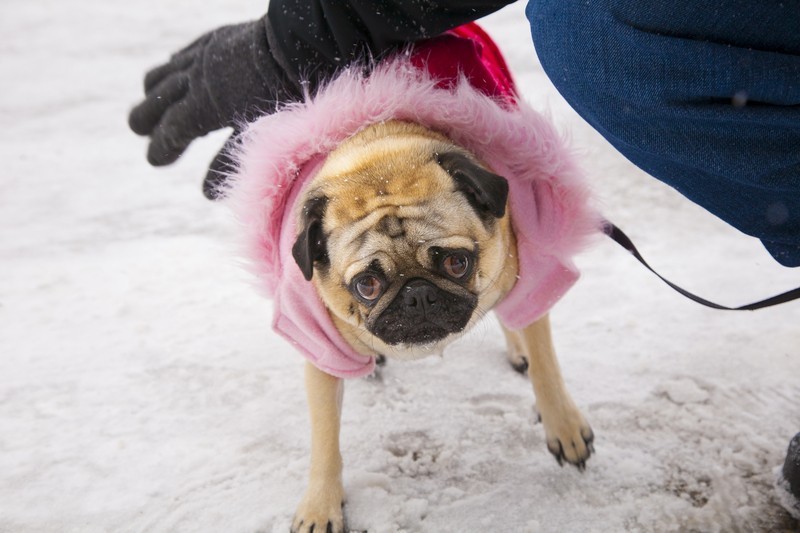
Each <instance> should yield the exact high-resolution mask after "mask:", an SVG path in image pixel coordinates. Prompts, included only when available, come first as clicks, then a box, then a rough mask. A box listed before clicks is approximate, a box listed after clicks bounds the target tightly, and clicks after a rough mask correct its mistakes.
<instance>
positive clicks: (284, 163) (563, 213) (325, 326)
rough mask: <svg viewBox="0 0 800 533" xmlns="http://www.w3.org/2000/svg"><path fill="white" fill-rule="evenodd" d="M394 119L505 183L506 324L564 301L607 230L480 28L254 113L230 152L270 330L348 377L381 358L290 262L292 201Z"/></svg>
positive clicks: (554, 136) (500, 311)
mask: <svg viewBox="0 0 800 533" xmlns="http://www.w3.org/2000/svg"><path fill="white" fill-rule="evenodd" d="M387 120H405V121H409V122H416V123H418V124H421V125H423V126H426V127H428V128H431V129H433V130H435V131H439V132H441V133H443V134H444V135H446V136H447V137H449V138H450V139H452V141H453V142H455V143H457V144H459V145H460V146H463V147H464V148H466V149H467V150H469V151H471V152H472V153H473V154H475V155H476V156H477V157H478V158H479V159H480V160H481V161H484V162H486V163H487V164H488V165H489V166H490V167H491V169H492V170H493V171H494V172H495V173H497V174H500V175H501V176H504V177H505V178H506V179H507V180H508V183H509V211H510V214H511V222H512V226H513V228H514V232H515V234H516V239H517V252H518V257H517V258H516V260H518V262H519V279H518V281H517V283H516V284H515V285H514V287H513V289H512V290H511V291H510V292H509V293H508V294H507V295H506V296H505V298H504V299H503V300H502V301H501V302H500V303H499V305H497V306H496V307H495V311H496V313H497V315H498V316H499V318H500V320H501V321H502V323H503V324H504V325H506V326H507V327H509V328H512V329H519V328H523V327H525V326H527V325H529V324H531V323H533V322H534V321H535V320H537V319H538V318H540V317H541V316H542V315H544V314H545V313H546V312H547V311H548V310H549V309H550V308H551V307H552V306H553V304H555V303H556V301H557V300H558V299H559V298H561V296H563V295H564V293H565V292H566V291H567V290H568V289H569V288H570V287H571V286H572V284H573V283H574V282H575V281H576V280H577V278H578V272H577V270H576V268H575V266H574V264H573V262H572V257H573V255H574V254H575V253H577V252H578V251H579V250H580V249H581V248H582V247H583V246H584V244H585V243H586V241H587V239H588V237H589V236H590V235H592V234H594V233H596V232H597V231H598V229H599V228H600V218H599V217H598V216H597V214H596V212H595V211H594V210H593V209H592V208H591V207H590V206H589V203H588V199H589V192H588V190H587V187H586V186H585V184H584V182H583V180H582V176H581V174H580V172H579V171H578V169H577V167H576V166H575V165H574V163H573V158H572V156H571V154H570V152H569V151H568V150H567V149H566V148H565V146H564V143H563V141H562V139H561V138H560V136H559V135H558V133H557V132H556V130H555V129H554V127H553V126H552V125H551V124H550V122H548V120H547V119H545V118H544V117H543V116H542V115H540V114H539V113H537V112H536V111H534V110H533V109H531V108H530V107H528V106H527V105H525V104H524V103H522V102H518V101H517V96H516V92H515V90H514V84H513V81H512V80H511V77H510V75H509V74H508V70H507V68H506V65H505V62H504V61H503V58H502V56H501V55H500V53H499V52H498V50H497V48H496V47H495V45H494V43H493V42H492V41H491V40H490V39H489V37H488V36H487V35H486V34H485V33H484V32H483V31H482V30H481V29H480V28H479V27H478V26H477V25H475V24H468V25H465V26H462V27H460V28H457V29H456V30H453V31H451V32H448V33H446V34H444V35H442V36H440V37H437V38H435V39H431V40H429V41H424V42H422V43H418V44H417V45H416V46H415V48H414V49H413V50H412V52H411V53H410V54H398V56H397V57H395V58H393V59H390V60H387V61H384V62H382V63H381V64H379V65H377V66H376V68H375V69H373V70H372V72H371V73H370V74H369V75H368V76H367V75H365V74H364V73H363V71H362V69H360V68H355V67H354V68H350V69H348V70H345V71H343V72H342V73H341V74H339V75H338V76H337V77H336V78H335V79H333V80H332V81H330V82H329V83H327V84H326V85H325V86H324V87H323V88H321V89H320V90H319V91H318V93H317V94H316V95H314V96H309V97H307V98H306V99H305V101H304V102H301V103H294V104H290V105H287V106H286V107H285V108H283V109H282V110H280V111H278V112H276V113H275V114H272V115H267V116H263V117H261V118H259V119H258V120H256V121H255V122H253V123H252V124H250V126H249V127H248V128H247V130H246V131H245V132H244V134H243V135H242V137H241V140H240V144H239V146H238V147H237V151H236V153H235V154H234V155H235V156H236V160H237V162H238V166H237V172H236V173H235V175H234V176H232V189H231V190H230V192H229V194H228V197H229V203H230V205H231V207H232V209H233V210H234V213H235V215H236V216H237V218H238V219H239V221H240V222H241V223H242V225H243V228H244V237H245V239H246V244H245V246H246V248H247V254H248V256H249V257H250V259H251V265H252V268H253V271H254V273H255V274H256V275H257V277H258V279H259V282H260V283H259V284H260V286H261V287H262V288H263V289H264V290H265V291H266V293H267V295H268V296H269V297H271V298H273V300H274V317H273V328H274V329H275V330H276V331H277V332H278V333H279V334H281V335H282V336H283V337H285V338H286V339H288V340H289V341H290V342H292V343H293V344H294V345H295V346H296V347H297V348H298V349H299V350H300V351H301V352H302V353H303V355H305V357H307V358H308V359H309V360H310V361H311V362H312V363H314V364H315V365H316V366H317V367H318V368H320V369H321V370H323V371H324V372H327V373H329V374H331V375H334V376H338V377H343V378H350V377H359V376H364V375H366V374H369V373H370V372H372V370H373V368H374V364H375V363H374V359H373V358H372V357H370V356H367V355H364V354H360V353H357V352H356V351H355V350H353V348H352V347H351V346H350V345H349V344H348V343H347V342H346V341H345V340H344V339H343V338H342V336H341V335H340V334H339V332H338V330H337V329H336V327H335V326H334V325H333V322H332V321H331V318H330V315H329V314H328V310H327V309H326V308H325V306H324V304H323V303H322V301H321V300H320V298H319V296H318V295H317V293H316V290H315V289H314V287H313V285H312V283H311V282H310V281H306V280H305V278H303V275H302V273H301V272H300V268H299V267H298V266H297V265H296V263H295V262H294V259H293V258H292V253H291V249H292V245H293V244H294V242H295V239H296V237H297V235H298V228H297V227H296V221H295V217H296V210H295V204H296V201H297V198H298V196H299V195H300V193H301V191H302V189H303V187H304V186H305V185H306V184H307V183H308V182H309V181H310V180H311V179H312V178H313V176H314V174H315V173H316V171H317V170H318V169H319V167H320V166H321V164H322V163H323V162H324V160H325V157H326V155H327V154H328V153H330V152H331V151H332V150H334V149H335V148H336V147H337V146H338V145H339V144H340V143H341V142H342V141H344V140H345V139H347V138H348V137H350V136H352V135H354V134H355V133H357V132H358V131H360V130H361V129H363V128H364V127H366V126H368V125H370V124H375V123H378V122H383V121H387Z"/></svg>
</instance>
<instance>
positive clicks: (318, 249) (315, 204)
mask: <svg viewBox="0 0 800 533" xmlns="http://www.w3.org/2000/svg"><path fill="white" fill-rule="evenodd" d="M327 204H328V197H327V196H314V197H312V198H310V199H309V200H308V201H306V203H305V204H304V205H303V213H302V215H301V228H302V229H301V230H300V234H299V235H298V236H297V240H296V241H294V246H292V257H294V260H295V262H296V263H297V266H299V267H300V270H301V271H302V272H303V277H304V278H306V280H311V276H312V275H313V274H314V263H316V262H318V261H319V262H322V263H324V264H327V262H328V246H327V243H326V239H325V233H324V232H323V231H322V218H323V216H324V215H325V206H326V205H327Z"/></svg>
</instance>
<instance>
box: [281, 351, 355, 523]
mask: <svg viewBox="0 0 800 533" xmlns="http://www.w3.org/2000/svg"><path fill="white" fill-rule="evenodd" d="M306 394H307V396H308V406H309V410H310V413H311V473H310V475H309V482H308V489H306V493H305V496H304V497H303V500H302V501H301V502H300V506H299V507H298V508H297V513H296V514H295V517H294V522H293V524H292V532H293V533H300V532H304V533H310V532H312V531H313V532H315V533H325V532H333V533H339V532H343V531H344V513H343V511H342V505H343V504H344V488H343V487H342V455H341V453H340V451H339V425H340V421H341V413H342V397H343V394H344V383H342V380H341V379H339V378H336V377H333V376H331V375H329V374H326V373H325V372H323V371H322V370H319V369H318V368H317V367H315V366H314V365H312V364H311V363H306Z"/></svg>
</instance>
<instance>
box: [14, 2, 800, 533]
mask: <svg viewBox="0 0 800 533" xmlns="http://www.w3.org/2000/svg"><path fill="white" fill-rule="evenodd" d="M522 8H523V5H522V4H520V5H516V6H512V7H511V8H507V9H505V10H503V11H502V12H500V13H498V14H495V15H493V16H492V17H490V18H489V19H487V20H486V21H485V26H486V27H487V29H488V30H489V31H490V32H491V33H492V35H493V36H494V37H495V38H496V39H497V40H498V41H499V42H500V45H501V48H503V50H504V51H505V52H506V54H507V56H508V59H509V60H510V63H511V64H512V68H513V70H514V71H515V73H516V76H517V80H518V82H519V84H520V86H521V88H522V89H523V90H524V93H525V96H526V98H527V99H529V100H530V101H531V102H533V103H534V104H535V105H536V106H538V107H540V108H542V109H544V108H549V109H550V110H551V113H552V116H553V118H554V120H555V121H556V122H557V123H558V124H559V126H560V127H562V128H563V129H564V130H568V131H570V132H571V135H572V137H573V139H574V143H575V144H576V145H577V146H578V147H580V148H581V150H582V151H583V157H584V162H585V167H586V170H587V174H588V175H589V177H590V179H591V182H592V183H593V184H594V185H595V189H596V191H597V195H598V197H599V199H600V201H601V202H602V205H603V206H604V207H603V210H604V212H605V213H606V214H607V215H608V216H609V217H610V218H611V219H612V220H614V221H616V222H617V223H618V224H619V225H621V226H622V227H623V228H625V229H626V230H627V231H628V232H629V233H630V234H631V235H632V236H633V237H634V240H636V241H637V243H638V244H639V245H640V248H641V249H642V250H643V251H644V253H645V255H646V256H647V257H648V258H649V259H650V260H651V263H653V264H654V265H656V266H657V267H658V268H659V269H661V270H663V272H664V273H665V274H667V275H668V276H670V277H673V278H675V280H676V281H678V282H680V283H683V284H685V285H686V286H687V288H689V289H690V290H695V291H698V292H700V293H702V294H703V295H706V296H707V297H710V298H712V299H717V300H719V301H721V302H722V303H728V304H741V303H746V302H749V301H752V300H754V299H757V298H759V297H763V296H767V295H771V294H773V293H777V292H780V291H782V290H786V289H788V288H791V287H795V286H798V285H800V270H790V269H783V268H781V267H780V266H778V265H777V264H776V263H773V262H772V260H771V259H770V258H769V256H768V255H767V254H766V252H764V251H763V250H762V249H761V246H760V244H759V243H758V242H757V241H755V240H753V239H749V238H746V237H744V236H742V235H741V234H739V233H737V232H736V231H735V230H733V229H731V228H729V227H727V226H726V225H725V224H723V223H721V222H719V221H717V220H715V219H714V218H713V217H711V216H710V215H708V214H707V213H705V212H704V211H702V210H701V209H699V208H697V207H696V206H693V205H691V204H690V203H689V202H687V201H685V200H683V199H682V198H681V197H680V196H679V195H677V194H676V193H675V192H673V191H672V190H670V189H668V188H667V187H665V186H662V185H660V184H659V183H657V182H656V181H654V180H653V179H651V178H648V177H647V176H645V175H644V174H643V173H641V172H639V171H638V170H636V169H635V168H633V167H632V166H631V165H630V164H628V163H627V162H626V161H625V160H624V159H623V158H622V157H621V156H619V155H618V154H616V153H615V152H614V151H613V150H612V149H611V148H610V147H609V146H608V145H607V144H606V143H605V142H604V141H603V140H602V139H601V138H600V137H599V136H598V135H597V134H595V133H594V132H593V131H591V130H590V129H589V128H588V127H587V126H586V125H584V124H582V123H581V121H580V120H579V119H578V118H577V117H576V116H575V115H574V113H573V112H572V111H571V110H570V109H569V108H568V107H567V105H566V104H565V103H564V102H563V101H562V100H561V99H560V97H559V96H558V95H557V94H556V92H555V91H554V89H553V88H552V86H551V85H550V84H549V82H548V81H547V80H546V78H545V77H544V75H543V73H542V72H541V69H540V68H539V66H538V64H537V62H536V60H535V58H534V56H533V51H532V47H531V44H530V42H529V41H530V39H529V36H528V33H527V28H526V25H525V23H524V21H523V20H522ZM263 9H264V5H263V3H262V2H255V1H249V0H235V1H231V0H225V1H223V0H211V1H209V2H203V3H200V4H198V3H197V2H193V1H189V0H173V1H170V2H161V1H157V0H140V1H137V2H107V1H103V0H83V1H81V2H64V1H59V0H38V1H36V2H31V1H29V0H3V2H2V3H0V32H2V35H3V37H2V40H0V72H2V76H3V81H2V83H0V120H2V126H3V127H2V130H0V160H2V161H3V170H2V173H1V174H0V183H2V188H0V531H2V532H40V531H46V532H68V531H81V532H83V531H87V532H95V531H113V532H117V531H125V532H151V531H154V532H173V531H190V532H212V531H213V532H216V531H231V532H251V531H263V532H267V531H279V532H285V531H287V530H288V527H289V524H290V521H291V517H292V514H293V512H294V508H295V505H296V504H297V503H298V500H299V498H300V496H301V494H302V491H303V489H304V484H305V473H306V468H307V460H308V459H307V457H308V448H309V439H308V421H307V414H306V409H305V402H304V392H303V389H302V386H301V383H302V361H301V358H300V357H299V356H297V355H296V354H295V353H293V350H292V349H291V348H290V347H289V346H288V345H287V344H286V343H284V342H283V341H282V340H281V339H279V338H278V337H277V336H276V335H275V334H273V333H272V332H271V331H270V330H269V328H268V325H269V323H270V305H269V302H267V301H265V300H263V299H262V298H261V297H260V296H258V294H257V293H256V291H254V290H253V288H252V287H251V286H250V285H249V279H248V277H247V275H246V274H245V273H244V272H243V270H242V269H241V268H240V266H239V265H238V264H237V258H236V257H235V254H234V253H233V252H232V251H231V249H232V247H231V243H232V242H233V241H234V240H235V235H236V231H237V229H236V227H235V225H234V224H233V223H232V222H231V220H230V217H229V215H228V212H227V211H226V208H225V207H224V206H222V205H215V204H211V203H209V202H207V201H206V200H205V199H204V198H203V197H202V195H201V194H200V181H201V178H202V176H203V175H204V173H205V166H206V164H207V162H208V160H209V159H210V158H211V156H212V155H213V153H215V151H216V149H217V148H218V146H219V145H220V144H221V142H222V140H223V139H224V137H225V135H224V134H223V133H220V134H216V135H212V136H209V137H208V138H205V139H202V140H201V141H199V142H196V143H195V145H193V146H192V147H191V149H190V150H189V152H188V153H187V154H186V156H185V157H184V158H183V159H182V160H181V161H179V162H178V163H177V164H175V165H173V166H172V167H168V168H166V169H154V168H151V167H149V166H148V165H147V163H146V162H145V158H144V150H145V142H144V141H143V140H142V139H140V138H137V137H136V136H135V135H133V134H132V133H131V132H130V131H128V129H127V126H126V116H127V112H128V110H129V108H130V107H131V106H132V105H133V104H134V103H135V102H136V101H138V99H139V98H140V96H141V80H142V76H143V74H144V72H145V71H146V70H147V69H148V68H149V67H151V66H154V65H156V64H158V63H160V62H162V61H163V60H165V59H166V58H167V56H168V54H169V53H170V52H171V51H173V50H175V49H176V48H178V47H180V46H182V45H184V44H185V43H187V42H188V41H189V40H190V39H193V38H194V37H195V36H197V35H198V34H200V33H201V32H204V31H206V30H208V29H210V28H212V27H215V26H218V25H221V24H223V23H229V22H237V21H243V20H248V19H251V18H255V17H257V16H259V15H260V14H261V12H262V11H263ZM580 266H581V267H582V270H583V278H582V280H581V282H580V283H579V284H578V285H577V286H576V287H575V288H574V289H573V290H572V292H571V293H570V294H569V295H568V296H567V297H566V298H565V299H564V300H563V302H562V303H561V304H559V306H557V308H556V309H555V311H554V312H553V324H554V329H555V337H556V343H557V348H558V351H559V353H560V358H561V362H562V366H563V371H564V374H565V377H566V380H567V382H568V386H569V388H570V390H571V391H572V393H573V395H574V397H575V399H576V401H577V403H578V404H579V405H580V406H581V407H582V409H583V410H584V413H585V414H586V415H587V417H588V419H589V420H590V421H591V423H592V426H593V428H594V431H595V434H596V436H597V439H596V449H597V454H596V456H595V457H593V458H592V459H591V461H590V463H589V465H588V469H587V471H586V472H585V473H583V474H581V473H579V472H578V471H577V470H575V469H571V468H563V469H562V468H559V467H558V465H557V464H556V462H555V461H554V460H553V458H552V457H551V456H550V454H549V453H548V452H547V451H546V448H545V443H544V434H543V430H542V428H541V426H538V425H537V424H536V423H535V416H534V414H533V402H534V399H533V395H532V392H531V390H530V386H529V384H528V383H527V382H526V380H525V379H523V378H521V377H520V376H518V375H517V374H515V373H514V372H512V371H511V370H510V369H509V367H508V366H507V364H506V363H505V356H504V347H503V341H502V337H501V335H500V332H499V329H498V327H497V326H496V325H495V324H494V323H493V322H486V323H485V324H482V325H481V326H479V327H478V328H477V330H476V331H474V332H473V333H472V334H471V335H470V336H469V337H468V338H466V339H464V340H463V341H462V342H459V343H458V344H456V345H454V346H452V347H451V348H450V349H449V350H448V351H447V352H446V353H445V354H444V357H443V358H433V359H429V360H424V361H421V362H417V363H413V364H399V363H395V364H392V363H390V364H389V365H388V366H387V367H386V368H385V369H384V370H383V371H382V372H381V375H380V376H379V377H377V378H373V379H364V380H358V381H352V382H348V384H347V392H346V397H345V414H344V421H343V433H342V444H343V453H344V460H345V469H346V470H345V487H346V489H347V491H348V493H349V502H348V505H347V507H346V513H347V516H348V519H349V526H350V528H352V529H353V530H355V531H363V530H368V531H370V533H380V532H396V531H409V532H412V531H426V532H445V531H492V532H494V531H509V532H522V531H543V532H550V531H610V532H617V531H703V532H705V531H791V530H795V529H797V528H798V527H799V526H798V522H797V521H795V520H793V519H792V518H791V517H789V515H788V514H787V513H786V511H784V510H783V509H782V508H781V507H780V506H779V505H778V503H777V497H776V492H775V490H774V487H773V479H774V473H775V470H776V468H777V467H779V466H780V464H781V462H782V460H783V454H784V453H785V448H786V446H787V444H788V441H789V439H790V438H791V436H792V435H793V434H794V433H795V432H796V431H798V430H800V380H799V379H798V377H800V326H798V324H800V304H789V305H786V306H782V307H779V308H775V309H772V310H765V311H760V312H757V313H739V314H736V313H725V312H719V311H713V310H708V309H705V308H702V307H700V306H698V305H696V304H694V303H692V302H690V301H688V300H685V299H683V298H682V297H680V296H679V295H677V294H676V293H673V292H672V291H671V290H670V289H668V288H667V287H665V286H663V285H662V284H661V283H660V282H658V281H657V280H656V279H655V278H654V277H653V276H652V275H650V274H649V273H647V272H646V271H645V270H644V269H643V268H641V267H640V266H638V264H637V263H635V262H634V261H633V259H632V258H630V257H629V256H628V255H627V254H626V253H625V252H623V251H622V250H621V249H618V248H617V247H616V245H614V244H613V243H610V242H598V243H597V245H596V246H595V247H594V248H593V249H592V250H590V251H589V252H587V253H586V254H584V255H583V256H581V258H580Z"/></svg>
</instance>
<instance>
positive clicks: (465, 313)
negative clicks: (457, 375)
mask: <svg viewBox="0 0 800 533" xmlns="http://www.w3.org/2000/svg"><path fill="white" fill-rule="evenodd" d="M477 303H478V298H477V297H476V296H475V295H473V294H468V295H458V294H454V293H452V292H450V291H446V290H443V289H441V288H439V287H437V286H436V285H434V284H433V283H431V282H429V281H427V280H425V279H422V278H414V279H412V280H409V281H408V282H407V283H406V284H405V285H404V286H403V287H402V288H401V289H400V291H399V292H398V293H397V295H396V296H395V297H394V299H393V300H392V302H391V303H390V304H389V305H388V306H387V307H386V309H384V310H383V312H381V314H380V316H378V318H377V319H375V320H373V321H370V323H369V324H368V325H367V329H368V330H369V331H370V332H371V333H372V334H373V335H375V336H376V337H378V338H379V339H381V340H382V341H383V342H385V343H386V344H389V345H398V344H414V345H426V344H433V343H436V342H438V341H440V340H442V339H444V338H445V337H447V336H448V335H451V334H453V333H460V332H462V331H463V330H464V328H466V327H467V324H469V321H470V318H472V313H473V311H474V310H475V308H476V306H477Z"/></svg>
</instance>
